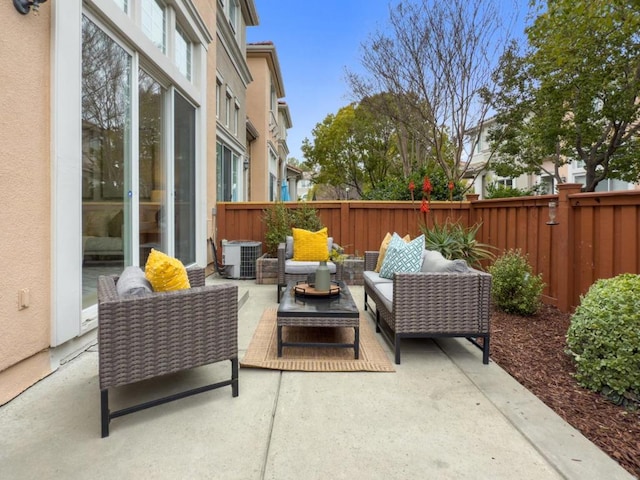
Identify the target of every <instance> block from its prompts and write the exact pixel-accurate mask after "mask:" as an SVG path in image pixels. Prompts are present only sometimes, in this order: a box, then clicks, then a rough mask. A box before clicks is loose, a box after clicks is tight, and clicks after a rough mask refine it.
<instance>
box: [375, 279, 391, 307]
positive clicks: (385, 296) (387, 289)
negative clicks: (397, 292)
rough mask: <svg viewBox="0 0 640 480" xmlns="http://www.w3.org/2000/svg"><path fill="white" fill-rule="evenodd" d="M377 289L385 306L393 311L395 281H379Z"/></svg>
mask: <svg viewBox="0 0 640 480" xmlns="http://www.w3.org/2000/svg"><path fill="white" fill-rule="evenodd" d="M376 290H377V291H378V293H379V294H380V300H382V303H383V304H384V306H385V308H386V309H387V310H389V311H390V312H393V282H391V283H379V284H378V285H376Z"/></svg>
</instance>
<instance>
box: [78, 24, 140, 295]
mask: <svg viewBox="0 0 640 480" xmlns="http://www.w3.org/2000/svg"><path fill="white" fill-rule="evenodd" d="M130 85H131V56H130V55H129V54H128V53H127V52H126V51H125V50H124V49H123V48H121V47H120V46H118V45H117V44H116V43H115V42H114V41H113V40H112V39H111V38H110V37H109V36H108V35H106V34H105V33H104V32H103V31H102V30H100V29H99V28H98V27H97V26H96V25H95V24H94V23H92V22H91V21H89V20H88V19H87V18H86V17H83V19H82V258H83V261H84V267H83V271H82V273H83V279H82V280H83V282H82V284H83V306H84V307H87V306H88V305H91V304H93V303H95V301H96V284H97V277H98V276H99V275H105V274H109V273H114V272H118V271H121V270H122V268H123V266H124V264H125V263H130V262H131V255H130V254H131V250H130V243H129V236H128V235H127V231H128V224H129V222H128V220H129V218H130V215H131V203H130V201H129V196H128V195H127V192H128V191H129V189H130V184H129V182H130V176H129V173H128V172H129V169H130V167H131V165H130V162H131V156H130V147H131V131H130V125H131V102H130V94H131V91H130Z"/></svg>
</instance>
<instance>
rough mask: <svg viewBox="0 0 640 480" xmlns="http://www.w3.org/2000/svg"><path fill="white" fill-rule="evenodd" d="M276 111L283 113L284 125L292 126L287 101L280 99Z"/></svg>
mask: <svg viewBox="0 0 640 480" xmlns="http://www.w3.org/2000/svg"><path fill="white" fill-rule="evenodd" d="M278 111H279V112H280V111H281V112H282V113H283V115H284V121H285V127H286V128H291V127H293V122H292V121H291V112H290V111H289V105H287V102H283V101H282V100H279V101H278Z"/></svg>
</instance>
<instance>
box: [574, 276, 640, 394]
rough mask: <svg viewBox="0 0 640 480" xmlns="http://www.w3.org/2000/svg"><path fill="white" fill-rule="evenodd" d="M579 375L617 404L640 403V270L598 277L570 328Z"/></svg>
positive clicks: (583, 298)
mask: <svg viewBox="0 0 640 480" xmlns="http://www.w3.org/2000/svg"><path fill="white" fill-rule="evenodd" d="M567 347H568V353H569V354H570V355H572V356H573V360H574V362H575V364H576V380H577V381H578V383H579V384H580V385H582V386H583V387H586V388H588V389H590V390H593V391H596V392H601V393H603V394H604V395H605V396H607V397H608V398H609V399H610V400H612V401H614V402H615V403H617V404H626V405H628V406H632V405H635V406H638V405H639V404H640V275H635V274H630V273H625V274H622V275H618V276H617V277H614V278H608V279H601V280H598V281H596V282H595V283H594V284H593V285H591V288H589V291H588V292H587V293H586V294H585V295H584V296H583V297H582V298H581V300H580V305H579V306H578V308H577V309H576V311H575V313H574V314H573V315H572V317H571V325H570V326H569V330H568V332H567Z"/></svg>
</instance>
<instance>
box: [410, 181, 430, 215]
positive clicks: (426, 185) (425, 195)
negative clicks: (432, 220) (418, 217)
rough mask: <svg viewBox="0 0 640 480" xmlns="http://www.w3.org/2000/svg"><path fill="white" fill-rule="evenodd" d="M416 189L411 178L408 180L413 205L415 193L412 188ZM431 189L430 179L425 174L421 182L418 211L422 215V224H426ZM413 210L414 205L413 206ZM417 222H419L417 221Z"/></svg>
mask: <svg viewBox="0 0 640 480" xmlns="http://www.w3.org/2000/svg"><path fill="white" fill-rule="evenodd" d="M415 189H416V184H415V183H414V181H413V180H410V181H409V191H410V192H411V203H412V204H414V205H415V200H416V199H415V195H414V190H415ZM432 191H433V187H432V185H431V180H430V179H429V177H428V176H426V175H425V177H424V180H423V182H422V201H421V203H420V213H421V214H422V215H423V216H424V220H423V221H422V224H423V225H426V224H427V219H428V215H429V211H430V210H431V192H432ZM414 210H415V206H414ZM418 223H421V222H420V221H418Z"/></svg>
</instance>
